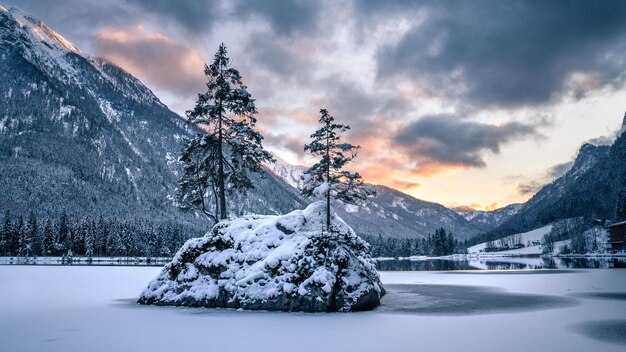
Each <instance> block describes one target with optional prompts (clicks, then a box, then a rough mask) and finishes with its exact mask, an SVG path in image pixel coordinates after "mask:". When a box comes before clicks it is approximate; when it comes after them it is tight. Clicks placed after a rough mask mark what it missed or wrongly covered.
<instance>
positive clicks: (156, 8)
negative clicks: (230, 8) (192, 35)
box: [126, 0, 222, 32]
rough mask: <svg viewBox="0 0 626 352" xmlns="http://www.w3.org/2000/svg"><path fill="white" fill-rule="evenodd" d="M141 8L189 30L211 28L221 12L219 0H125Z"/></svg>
mask: <svg viewBox="0 0 626 352" xmlns="http://www.w3.org/2000/svg"><path fill="white" fill-rule="evenodd" d="M126 1H127V2H128V3H130V4H133V5H136V6H138V7H140V8H142V9H143V10H145V11H147V12H150V13H153V14H156V15H158V16H159V17H161V18H164V19H168V20H170V21H173V22H175V23H176V24H177V25H179V26H181V27H183V28H185V29H187V30H188V31H190V32H202V31H208V30H210V29H211V27H212V25H213V24H214V21H215V20H216V18H217V17H218V15H219V14H220V13H221V12H222V10H221V8H220V6H221V5H220V1H219V0H177V1H172V0H126Z"/></svg>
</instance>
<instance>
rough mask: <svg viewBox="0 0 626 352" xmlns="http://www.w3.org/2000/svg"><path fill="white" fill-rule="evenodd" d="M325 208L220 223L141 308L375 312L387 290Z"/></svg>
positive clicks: (188, 248)
mask: <svg viewBox="0 0 626 352" xmlns="http://www.w3.org/2000/svg"><path fill="white" fill-rule="evenodd" d="M324 215H325V204H324V203H323V202H316V203H313V204H311V205H309V206H308V207H307V208H306V209H304V210H296V211H294V212H291V213H289V214H286V215H280V216H260V215H253V216H247V217H243V218H240V219H235V220H230V221H222V222H220V223H218V224H217V225H215V226H214V227H213V229H212V230H211V231H210V232H209V233H207V234H206V235H205V236H204V237H201V238H194V239H191V240H189V241H187V243H185V245H184V246H183V247H182V248H181V249H180V251H179V252H178V253H177V254H176V256H175V257H174V259H173V260H172V262H171V263H169V264H168V265H166V266H165V267H164V268H163V271H162V272H161V273H160V274H159V276H158V277H157V278H156V279H155V280H153V281H152V282H151V283H150V284H149V285H148V287H147V288H146V289H145V290H144V292H143V293H142V294H141V297H140V298H139V303H142V304H156V305H176V306H202V307H225V308H243V309H251V310H280V311H306V312H322V311H357V310H367V309H373V308H375V307H377V306H378V305H379V303H380V298H381V297H382V296H383V295H384V293H385V290H384V288H383V287H382V284H381V282H380V278H379V276H378V273H377V271H376V269H375V267H374V264H373V261H372V259H371V257H370V255H369V247H368V245H367V244H366V243H365V242H364V241H363V240H362V239H360V238H359V237H358V236H356V235H355V233H354V231H353V230H352V229H351V228H350V226H348V225H347V224H346V223H345V222H344V221H343V220H341V219H340V218H339V217H338V216H337V215H336V214H334V213H333V214H332V222H331V224H332V226H331V231H330V232H328V231H322V229H323V228H324V227H323V225H324Z"/></svg>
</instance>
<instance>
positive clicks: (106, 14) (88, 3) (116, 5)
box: [1, 0, 135, 38]
mask: <svg viewBox="0 0 626 352" xmlns="http://www.w3.org/2000/svg"><path fill="white" fill-rule="evenodd" d="M1 3H2V4H3V5H7V6H8V7H11V6H17V7H19V8H21V9H22V10H24V11H26V12H28V13H30V14H32V15H33V16H35V17H37V18H39V19H42V20H44V22H46V24H47V25H49V26H51V27H52V28H54V29H55V30H56V31H58V32H60V33H62V34H63V35H64V36H68V35H69V34H72V37H74V38H76V37H80V36H85V37H87V36H89V35H91V34H92V33H93V32H95V31H97V30H98V29H99V28H100V27H102V26H126V25H128V24H130V23H132V22H133V13H134V12H135V10H134V9H133V8H131V7H129V6H128V5H127V4H126V2H125V1H123V0H111V1H94V0H55V1H41V0H10V1H7V2H6V3H5V2H4V1H2V2H1Z"/></svg>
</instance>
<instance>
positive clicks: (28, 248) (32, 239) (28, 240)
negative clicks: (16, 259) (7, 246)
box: [20, 212, 37, 257]
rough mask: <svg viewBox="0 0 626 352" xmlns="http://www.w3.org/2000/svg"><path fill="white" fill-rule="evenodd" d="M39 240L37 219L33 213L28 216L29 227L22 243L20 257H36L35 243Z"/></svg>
mask: <svg viewBox="0 0 626 352" xmlns="http://www.w3.org/2000/svg"><path fill="white" fill-rule="evenodd" d="M36 239H37V219H36V218H35V214H33V213H32V212H31V213H30V214H29V215H28V225H27V226H26V231H25V232H24V236H23V237H22V241H20V256H22V257H30V256H31V255H36V250H35V243H36Z"/></svg>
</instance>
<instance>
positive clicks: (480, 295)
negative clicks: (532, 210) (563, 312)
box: [377, 285, 578, 315]
mask: <svg viewBox="0 0 626 352" xmlns="http://www.w3.org/2000/svg"><path fill="white" fill-rule="evenodd" d="M385 289H387V294H386V295H385V297H383V299H382V302H381V303H382V304H381V306H380V307H379V308H378V309H377V311H378V312H385V313H405V314H424V315H470V314H494V313H509V312H523V311H531V310H543V309H552V308H563V307H570V306H573V305H576V304H577V303H578V300H576V299H573V298H568V297H561V296H546V295H531V294H522V293H510V292H506V291H504V290H502V289H499V288H492V287H480V286H456V285H385Z"/></svg>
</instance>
